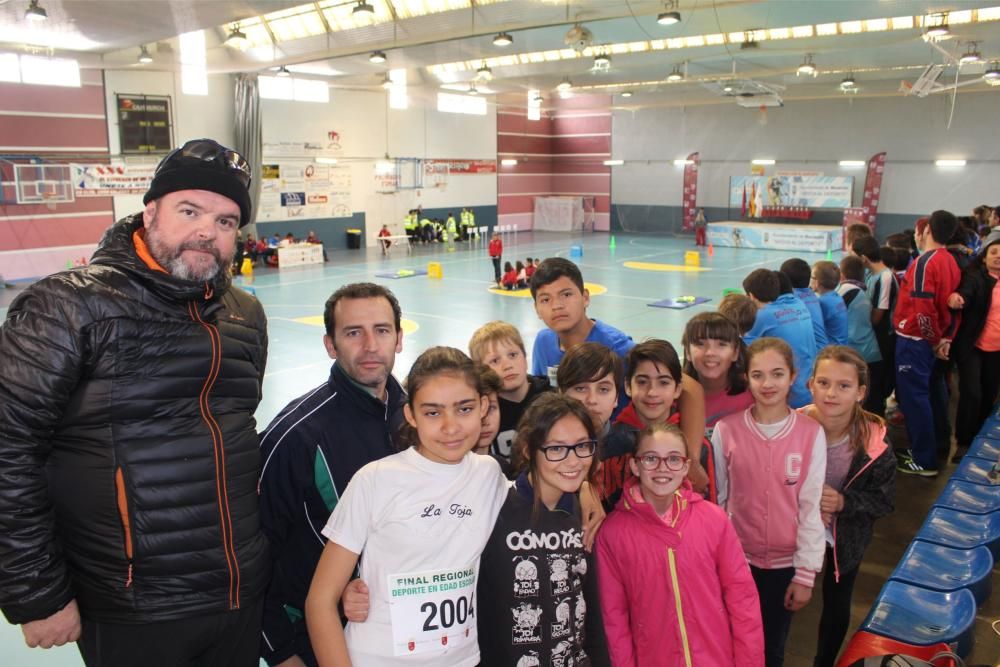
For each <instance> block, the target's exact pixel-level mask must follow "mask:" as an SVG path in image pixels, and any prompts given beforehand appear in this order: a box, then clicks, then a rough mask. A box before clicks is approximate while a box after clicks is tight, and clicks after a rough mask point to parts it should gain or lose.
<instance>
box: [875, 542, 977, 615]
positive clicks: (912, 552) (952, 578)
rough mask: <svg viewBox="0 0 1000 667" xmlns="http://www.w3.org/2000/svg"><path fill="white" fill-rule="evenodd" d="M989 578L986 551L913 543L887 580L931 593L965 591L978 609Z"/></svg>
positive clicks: (928, 543)
mask: <svg viewBox="0 0 1000 667" xmlns="http://www.w3.org/2000/svg"><path fill="white" fill-rule="evenodd" d="M992 575H993V556H992V555H991V554H990V550H989V549H987V548H986V547H976V548H975V549H953V548H951V547H946V546H943V545H940V544H931V543H930V542H923V541H921V540H913V541H912V542H910V546H909V547H908V548H907V549H906V553H904V554H903V557H902V558H901V559H900V561H899V565H897V566H896V569H895V570H893V571H892V574H890V575H889V578H890V579H894V580H896V581H905V582H906V583H908V584H914V585H916V586H920V587H921V588H929V589H931V590H933V591H942V592H949V591H957V590H959V589H962V588H966V589H968V590H970V591H972V595H973V596H974V597H975V598H976V604H977V605H981V604H983V603H984V602H986V600H987V599H988V598H989V597H990V591H991V590H992V584H991V579H992Z"/></svg>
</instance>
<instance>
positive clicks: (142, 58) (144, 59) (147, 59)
mask: <svg viewBox="0 0 1000 667" xmlns="http://www.w3.org/2000/svg"><path fill="white" fill-rule="evenodd" d="M137 60H138V61H139V64H140V65H148V64H149V63H151V62H153V56H151V55H149V51H148V50H147V49H146V45H145V44H143V45H142V46H140V47H139V57H138V58H137Z"/></svg>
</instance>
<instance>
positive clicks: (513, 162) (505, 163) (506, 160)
mask: <svg viewBox="0 0 1000 667" xmlns="http://www.w3.org/2000/svg"><path fill="white" fill-rule="evenodd" d="M500 164H501V165H503V166H504V167H513V166H514V165H516V164H517V160H515V159H514V158H512V157H505V158H504V159H502V160H500Z"/></svg>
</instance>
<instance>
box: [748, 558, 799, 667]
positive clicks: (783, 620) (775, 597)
mask: <svg viewBox="0 0 1000 667" xmlns="http://www.w3.org/2000/svg"><path fill="white" fill-rule="evenodd" d="M750 574H752V575H753V582H754V583H755V584H756V585H757V595H759V596H760V615H761V619H762V620H763V621H764V664H765V665H766V666H767V667H781V666H782V665H783V664H784V663H785V640H786V639H788V630H789V628H791V627H792V612H790V611H788V610H787V609H785V592H786V591H788V585H789V584H790V583H792V577H794V576H795V568H794V567H783V568H780V569H777V570H764V569H761V568H758V567H754V566H753V565H751V566H750Z"/></svg>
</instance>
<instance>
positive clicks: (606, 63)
mask: <svg viewBox="0 0 1000 667" xmlns="http://www.w3.org/2000/svg"><path fill="white" fill-rule="evenodd" d="M609 67H611V56H609V55H608V54H606V53H598V54H597V55H596V56H594V69H608V68H609Z"/></svg>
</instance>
